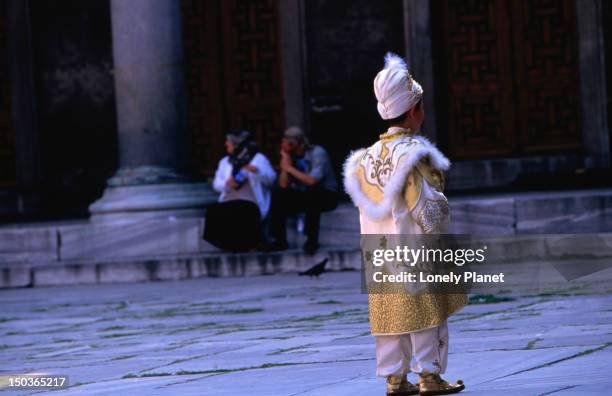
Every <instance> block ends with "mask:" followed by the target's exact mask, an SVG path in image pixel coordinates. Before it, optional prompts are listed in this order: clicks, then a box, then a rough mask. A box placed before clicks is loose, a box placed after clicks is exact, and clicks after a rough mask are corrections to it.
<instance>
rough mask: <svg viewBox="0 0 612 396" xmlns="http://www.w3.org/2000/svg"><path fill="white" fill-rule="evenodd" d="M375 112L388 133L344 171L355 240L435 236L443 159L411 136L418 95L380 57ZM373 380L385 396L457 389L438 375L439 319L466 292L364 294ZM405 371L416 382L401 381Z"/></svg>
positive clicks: (441, 357)
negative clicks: (356, 226)
mask: <svg viewBox="0 0 612 396" xmlns="http://www.w3.org/2000/svg"><path fill="white" fill-rule="evenodd" d="M374 92H375V94H376V98H377V100H378V112H379V113H380V115H381V117H382V118H383V119H384V120H386V121H387V123H388V125H389V129H388V130H387V132H386V133H384V134H382V135H380V139H379V140H378V141H377V142H376V143H374V144H373V145H372V146H370V147H369V148H366V149H361V150H358V151H356V152H353V153H352V154H351V155H350V156H349V158H348V159H347V160H346V162H345V165H344V186H345V189H346V191H347V193H348V194H349V195H350V197H351V199H352V200H353V202H354V204H355V206H357V207H358V208H359V219H360V223H361V233H362V234H440V233H444V232H445V231H446V228H447V226H448V221H449V206H448V201H447V200H446V197H445V196H444V194H443V193H442V191H443V188H444V177H443V174H442V171H445V170H447V169H448V168H449V166H450V163H449V161H448V159H447V158H446V157H445V156H444V155H443V154H442V153H441V152H440V151H439V150H438V149H437V148H436V147H434V146H433V145H432V144H431V143H430V142H429V141H428V140H427V139H425V138H424V137H422V136H418V135H417V134H416V132H418V131H419V129H420V127H421V124H422V123H423V119H424V117H425V114H424V112H423V108H422V96H423V89H422V88H421V86H420V85H419V83H418V82H416V81H415V80H414V79H413V78H412V76H410V73H409V72H408V69H407V66H406V64H405V62H404V61H403V60H402V59H401V58H400V57H398V56H397V55H394V54H391V53H389V54H387V56H386V58H385V67H384V69H383V70H382V71H380V72H379V73H378V75H377V76H376V78H375V80H374ZM368 299H369V316H370V325H371V330H372V335H374V336H375V338H376V360H377V370H376V374H377V375H378V376H383V377H386V378H387V395H395V396H398V395H402V396H403V395H416V394H421V395H441V394H450V393H457V392H460V391H461V390H463V389H464V385H463V383H462V381H457V383H456V384H450V383H448V382H446V381H444V380H443V379H442V378H441V377H440V374H442V373H444V371H445V369H446V362H447V356H448V329H447V326H446V319H447V318H448V316H449V315H451V314H452V313H454V312H456V311H457V310H458V309H460V308H461V307H463V306H464V305H465V304H466V303H467V296H466V295H465V294H433V293H429V294H418V295H411V294H408V293H401V294H398V293H370V294H369V296H368ZM410 371H412V372H414V373H417V374H418V375H419V384H418V385H413V384H411V383H410V382H408V380H407V378H406V377H407V374H408V373H409V372H410Z"/></svg>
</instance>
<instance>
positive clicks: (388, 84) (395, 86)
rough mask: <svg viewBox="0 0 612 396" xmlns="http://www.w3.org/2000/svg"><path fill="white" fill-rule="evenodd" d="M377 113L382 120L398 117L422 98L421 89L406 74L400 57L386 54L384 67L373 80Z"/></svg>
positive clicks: (406, 66) (407, 73) (405, 66)
mask: <svg viewBox="0 0 612 396" xmlns="http://www.w3.org/2000/svg"><path fill="white" fill-rule="evenodd" d="M374 94H375V95H376V99H377V100H378V106H377V107H378V113H379V114H380V116H381V117H382V118H383V119H384V120H388V119H392V118H396V117H399V116H400V115H402V114H404V113H405V112H407V111H408V110H410V109H411V108H412V107H413V106H414V105H415V104H417V103H418V101H419V100H420V99H421V97H422V96H423V88H422V87H421V85H420V84H419V83H418V82H416V81H415V80H414V79H413V78H412V76H411V75H410V73H409V72H408V65H407V64H406V62H405V61H404V59H402V58H401V57H399V56H397V55H396V54H394V53H391V52H388V53H387V55H385V67H384V68H383V69H382V70H381V71H380V72H378V74H377V75H376V78H375V79H374Z"/></svg>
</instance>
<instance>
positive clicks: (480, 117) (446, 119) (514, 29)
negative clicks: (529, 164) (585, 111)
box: [432, 0, 581, 159]
mask: <svg viewBox="0 0 612 396" xmlns="http://www.w3.org/2000/svg"><path fill="white" fill-rule="evenodd" d="M575 6H576V5H575V0H535V1H513V0H438V1H435V2H433V3H432V15H434V21H433V22H434V41H435V43H436V55H437V57H436V58H437V59H438V60H440V62H438V63H437V64H436V100H437V102H438V103H437V116H438V119H439V123H440V124H439V125H440V128H439V132H438V137H439V140H441V142H442V143H443V144H444V146H446V150H447V151H448V152H449V154H450V155H451V156H452V157H454V158H456V159H470V158H486V157H493V156H513V155H527V154H538V153H546V152H560V151H569V150H571V151H574V152H575V151H576V150H579V149H580V148H581V135H580V96H579V90H578V89H579V79H578V58H577V53H578V51H577V33H576V13H575ZM442 60H443V61H442Z"/></svg>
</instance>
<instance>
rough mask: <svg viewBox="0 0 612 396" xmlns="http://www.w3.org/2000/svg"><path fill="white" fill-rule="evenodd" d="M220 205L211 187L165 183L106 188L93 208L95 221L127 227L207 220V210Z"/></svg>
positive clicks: (91, 211) (203, 184)
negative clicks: (126, 224)
mask: <svg viewBox="0 0 612 396" xmlns="http://www.w3.org/2000/svg"><path fill="white" fill-rule="evenodd" d="M216 201H217V194H216V193H214V192H213V190H212V189H211V187H210V185H209V184H207V183H162V184H144V185H122V186H112V185H110V186H109V187H107V188H106V190H105V191H104V195H103V196H102V198H100V199H99V200H97V201H96V202H94V203H93V204H92V205H90V206H89V212H90V213H91V221H92V222H96V223H100V222H105V223H108V222H112V223H124V222H135V221H144V220H152V219H170V220H172V219H174V218H177V217H203V216H204V208H205V207H206V206H207V205H209V204H211V203H213V202H216Z"/></svg>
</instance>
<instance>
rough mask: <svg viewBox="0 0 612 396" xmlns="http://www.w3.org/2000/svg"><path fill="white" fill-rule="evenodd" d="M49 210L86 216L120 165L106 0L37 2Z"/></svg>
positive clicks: (36, 48)
mask: <svg viewBox="0 0 612 396" xmlns="http://www.w3.org/2000/svg"><path fill="white" fill-rule="evenodd" d="M30 10H31V11H30V12H31V14H30V15H31V26H32V52H33V54H34V57H33V62H34V81H35V87H36V111H37V118H38V125H39V134H40V149H41V162H42V170H43V175H42V177H43V184H44V186H43V197H44V198H43V200H42V205H43V207H42V209H43V212H46V213H53V214H55V215H58V216H62V215H64V216H70V215H86V214H87V206H88V205H89V204H91V202H93V201H94V200H95V199H96V198H97V197H99V196H100V195H101V194H102V191H103V189H104V187H105V182H106V179H107V178H108V177H109V176H111V174H112V172H113V171H114V170H115V169H116V167H117V143H116V135H117V133H116V126H115V122H116V121H115V120H116V116H115V97H114V96H115V95H114V85H113V76H112V65H113V62H112V41H111V30H110V27H111V25H110V9H109V2H108V1H106V0H88V1H75V0H72V1H66V0H45V1H32V2H31V8H30Z"/></svg>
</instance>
